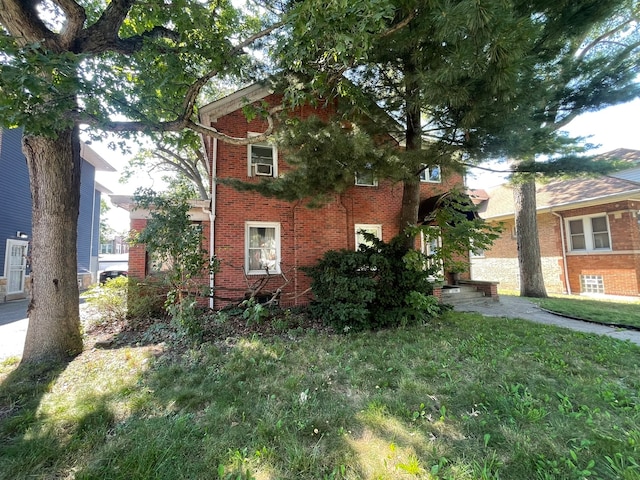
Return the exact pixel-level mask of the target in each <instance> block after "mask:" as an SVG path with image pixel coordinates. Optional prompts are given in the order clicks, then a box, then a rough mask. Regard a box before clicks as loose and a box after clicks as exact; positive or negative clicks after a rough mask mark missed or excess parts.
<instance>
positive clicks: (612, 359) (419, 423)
mask: <svg viewBox="0 0 640 480" xmlns="http://www.w3.org/2000/svg"><path fill="white" fill-rule="evenodd" d="M170 345H171V343H170V342H169V343H165V344H156V345H154V344H150V345H140V346H136V345H135V344H134V345H130V346H117V345H109V344H105V346H103V347H102V348H100V347H99V346H96V347H93V348H88V349H87V351H85V352H84V353H83V354H82V355H80V356H78V357H77V358H76V359H75V360H74V361H72V362H71V363H70V364H68V365H67V366H64V367H60V368H59V369H54V370H53V371H52V372H49V373H46V372H41V371H40V372H39V371H34V370H31V371H24V370H23V369H16V362H15V361H13V362H12V361H7V362H5V363H4V364H0V382H1V383H0V478H2V479H12V480H13V479H27V478H30V479H31V478H76V479H144V478H153V479H171V480H176V479H249V478H255V479H274V480H275V479H354V480H355V479H405V478H406V479H409V478H412V479H456V480H459V479H462V480H464V479H498V478H500V479H516V480H520V479H562V480H566V479H576V480H577V479H583V478H590V479H591V478H593V479H597V478H602V479H627V480H629V479H640V465H639V463H640V375H638V365H640V348H639V347H637V346H635V345H633V344H630V343H626V342H621V341H618V340H614V339H611V338H608V337H598V336H594V335H587V334H581V333H576V332H572V331H568V330H564V329H559V328H555V327H550V326H544V325H538V324H533V323H529V322H525V321H522V320H513V319H504V318H485V317H482V316H480V315H476V314H460V313H453V312H450V313H448V314H447V315H445V316H444V317H442V318H440V319H438V320H435V321H432V322H431V323H430V324H427V325H425V326H421V327H412V328H406V329H397V330H386V331H381V332H365V333H357V334H355V333H354V334H348V335H333V334H328V333H323V331H319V330H308V331H304V332H303V331H301V330H300V329H295V330H290V331H284V330H283V333H282V334H280V335H266V334H263V335H259V334H249V335H247V336H243V337H226V338H225V337H222V339H220V340H218V341H213V342H209V343H207V344H204V345H200V346H197V347H193V348H182V349H176V348H172V347H170Z"/></svg>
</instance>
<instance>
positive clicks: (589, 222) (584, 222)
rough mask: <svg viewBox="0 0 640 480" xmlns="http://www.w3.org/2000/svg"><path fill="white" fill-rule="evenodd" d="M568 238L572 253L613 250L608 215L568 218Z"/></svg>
mask: <svg viewBox="0 0 640 480" xmlns="http://www.w3.org/2000/svg"><path fill="white" fill-rule="evenodd" d="M566 222H567V236H568V237H569V239H568V240H569V249H570V250H571V251H572V252H580V251H584V252H589V251H594V250H611V234H610V233H609V221H608V220H607V216H606V215H600V216H593V217H578V218H568V219H567V220H566Z"/></svg>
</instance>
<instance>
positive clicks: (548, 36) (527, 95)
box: [501, 0, 640, 297]
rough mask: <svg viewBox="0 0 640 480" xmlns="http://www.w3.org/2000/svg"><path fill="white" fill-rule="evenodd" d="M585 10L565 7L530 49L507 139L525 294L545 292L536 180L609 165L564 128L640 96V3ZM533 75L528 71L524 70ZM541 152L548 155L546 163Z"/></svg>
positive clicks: (616, 4)
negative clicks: (594, 158) (540, 157)
mask: <svg viewBox="0 0 640 480" xmlns="http://www.w3.org/2000/svg"><path fill="white" fill-rule="evenodd" d="M596 7H597V8H594V9H593V10H592V11H589V12H587V13H583V12H581V11H580V9H579V8H578V6H575V7H573V8H570V9H567V11H566V13H565V14H564V15H560V16H558V18H557V21H556V22H555V23H554V24H553V25H551V24H543V25H541V26H540V34H539V35H538V38H539V41H538V42H537V43H536V44H535V45H534V49H533V50H532V59H533V60H534V61H533V68H531V69H530V70H529V71H528V74H525V75H523V76H522V78H521V86H520V87H519V95H518V97H517V100H518V106H519V109H518V112H517V115H513V117H512V121H511V122H510V123H511V125H512V126H511V128H509V129H508V130H506V131H504V132H503V134H502V139H501V141H503V142H505V144H506V149H505V150H506V153H507V155H508V156H509V157H510V158H511V159H512V160H514V161H515V163H516V164H515V167H514V168H515V174H514V175H513V184H514V201H515V206H516V211H515V222H516V231H517V245H518V264H519V269H520V294H521V295H522V296H527V297H546V296H547V294H546V289H545V286H544V279H543V274H542V265H541V255H540V245H539V240H538V228H537V216H536V198H535V189H536V187H535V182H536V178H537V177H539V176H541V175H543V176H558V175H568V174H573V175H576V174H579V173H581V172H585V171H586V172H589V173H590V172H593V171H598V170H599V171H603V170H604V169H606V168H609V169H611V168H612V165H610V164H607V162H592V161H591V159H590V158H589V157H587V158H585V157H584V156H580V155H576V152H580V151H584V150H585V148H586V147H585V146H583V145H582V144H581V139H571V138H568V137H566V136H564V135H563V133H562V132H561V129H562V128H563V127H565V126H566V125H567V124H568V123H569V122H570V121H571V120H573V119H574V118H575V117H577V116H578V115H580V114H581V113H584V112H589V111H595V110H599V109H601V108H604V107H608V106H611V105H615V104H618V103H621V102H625V101H629V100H631V99H633V98H635V97H637V96H638V95H640V84H638V83H637V76H638V73H640V29H639V28H638V3H637V1H633V0H632V1H625V2H614V4H613V5H612V7H613V8H607V7H606V5H605V4H601V3H598V5H597V6H596ZM525 73H527V72H525ZM537 155H545V156H547V155H550V156H551V159H550V160H549V161H546V162H544V163H538V162H536V156H537Z"/></svg>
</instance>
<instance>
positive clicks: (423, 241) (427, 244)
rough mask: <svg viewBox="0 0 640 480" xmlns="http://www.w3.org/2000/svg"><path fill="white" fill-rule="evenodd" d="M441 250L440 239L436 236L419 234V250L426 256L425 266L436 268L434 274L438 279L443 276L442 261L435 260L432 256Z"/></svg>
mask: <svg viewBox="0 0 640 480" xmlns="http://www.w3.org/2000/svg"><path fill="white" fill-rule="evenodd" d="M440 248H442V237H441V236H440V234H439V229H438V235H427V234H426V233H425V232H421V234H420V250H421V251H422V253H423V254H424V255H426V256H427V266H428V267H429V268H433V267H437V268H436V273H437V275H438V276H439V277H443V276H444V268H443V266H442V259H440V258H435V257H434V255H436V254H437V253H438V250H440Z"/></svg>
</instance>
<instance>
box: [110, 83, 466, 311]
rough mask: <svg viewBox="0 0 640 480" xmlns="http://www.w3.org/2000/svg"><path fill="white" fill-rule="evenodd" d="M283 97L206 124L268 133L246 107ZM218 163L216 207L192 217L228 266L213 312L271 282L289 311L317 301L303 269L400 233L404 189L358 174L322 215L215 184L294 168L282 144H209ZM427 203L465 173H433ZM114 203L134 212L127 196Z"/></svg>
mask: <svg viewBox="0 0 640 480" xmlns="http://www.w3.org/2000/svg"><path fill="white" fill-rule="evenodd" d="M280 100H281V96H279V95H278V94H274V93H273V92H272V91H270V90H269V89H268V88H267V87H264V86H261V85H252V86H250V87H247V88H244V89H242V90H240V91H238V92H235V93H233V94H231V95H229V96H227V97H225V98H222V99H221V100H218V101H215V102H213V103H211V104H209V105H206V106H204V107H202V108H201V109H200V117H201V121H202V123H203V124H206V125H211V126H213V127H215V128H216V129H217V130H218V131H220V132H222V133H225V134H227V135H230V136H233V137H238V138H247V137H249V136H251V135H252V134H254V133H259V132H263V131H265V130H266V128H267V124H266V122H265V121H264V120H263V119H260V118H255V119H252V120H251V121H247V118H246V117H245V115H244V114H243V111H242V107H243V106H244V105H246V104H248V103H252V102H256V101H261V102H266V103H267V104H269V105H278V104H279V103H280ZM334 113H335V110H334V108H332V107H331V106H327V107H317V108H316V107H312V106H304V107H301V108H298V109H296V110H295V111H294V112H292V113H290V115H296V116H299V117H300V118H306V117H309V116H311V115H315V116H317V117H319V118H321V119H324V120H326V119H328V118H330V117H331V116H332V115H333V114H334ZM203 141H204V145H205V149H206V152H207V155H208V158H209V161H210V162H211V166H212V168H211V172H212V176H213V178H214V180H213V181H212V182H211V185H212V191H211V200H210V201H199V202H196V203H195V204H194V208H193V209H192V216H193V218H194V220H195V221H199V222H201V224H202V227H203V231H204V233H205V236H206V238H207V239H208V245H207V250H208V251H209V252H210V253H214V254H215V255H216V257H217V258H218V259H220V261H221V268H220V271H219V272H218V273H216V274H215V276H214V278H213V280H212V286H213V287H214V288H215V292H216V294H215V295H216V300H215V303H214V302H211V304H210V306H211V307H214V308H219V307H222V306H224V305H226V304H228V303H234V302H237V301H238V299H241V298H242V296H243V294H244V292H245V291H246V290H247V287H248V285H251V284H254V283H256V282H259V281H262V280H265V278H266V276H267V272H266V269H268V272H269V274H268V275H269V276H270V277H271V279H270V280H269V286H268V287H265V288H266V289H267V290H270V289H275V288H277V287H278V286H281V285H282V284H284V283H285V280H284V278H286V279H287V280H288V283H286V286H285V287H284V290H283V294H282V297H281V304H284V305H298V304H305V303H307V302H308V301H309V298H310V294H309V291H308V290H309V287H310V279H309V278H308V277H307V276H306V275H305V274H304V273H303V272H302V271H301V270H299V267H303V266H309V265H312V264H314V263H315V262H316V261H317V260H318V259H319V258H320V257H321V256H322V254H323V253H324V252H325V251H327V250H333V249H342V248H348V249H355V248H356V246H357V244H360V243H361V242H360V241H359V234H358V233H357V232H358V231H359V230H361V229H364V230H366V231H368V232H371V233H374V234H375V235H377V236H378V237H379V238H381V239H382V240H384V241H389V240H390V239H391V238H392V237H394V236H395V235H397V234H398V230H399V228H398V218H399V214H400V211H401V206H402V188H403V187H402V184H400V183H392V182H390V181H387V180H383V179H380V180H378V179H375V178H372V177H371V176H370V175H366V174H364V175H356V178H355V181H354V185H353V187H351V188H349V189H348V190H347V191H345V192H344V193H340V194H335V195H333V198H332V200H331V201H330V202H328V203H327V204H326V205H324V206H323V207H321V208H313V209H311V208H308V207H307V206H306V203H307V202H305V201H296V202H286V201H281V200H276V199H271V198H266V197H263V196H262V195H260V194H259V193H255V192H240V191H237V190H235V189H233V188H231V187H230V186H227V185H224V184H221V183H220V182H216V181H215V179H227V178H235V179H241V180H244V181H259V180H261V179H265V178H267V179H268V178H269V177H277V176H278V175H280V174H282V173H284V172H286V171H287V169H288V168H290V167H289V166H288V165H287V164H286V163H285V162H284V161H283V158H282V154H281V152H278V151H277V148H276V147H275V146H274V145H271V144H269V143H259V144H253V145H249V146H247V145H232V144H230V143H225V142H222V141H218V140H216V139H214V138H212V137H205V138H203ZM421 180H422V181H421V196H422V198H424V199H427V198H429V197H433V196H435V195H438V194H441V193H443V192H446V191H448V190H450V189H451V188H453V187H454V186H460V185H462V182H463V179H462V176H460V175H459V174H453V175H450V176H446V177H444V176H441V174H440V169H439V168H437V167H435V168H432V169H431V170H430V169H426V170H425V171H424V172H423V174H422V178H421ZM112 200H113V201H114V202H115V203H117V204H119V205H120V206H123V207H125V208H127V209H130V206H128V205H126V200H125V199H124V198H122V197H118V198H114V197H112ZM145 216H146V214H145V212H143V211H132V212H131V219H132V220H131V228H132V229H135V230H140V229H142V228H143V227H144V224H145V222H146V220H145ZM145 258H146V255H145V252H144V249H143V248H141V247H139V246H138V247H132V248H131V249H130V251H129V276H131V277H137V278H144V277H145V275H146V274H147V273H148V268H147V265H146V260H145Z"/></svg>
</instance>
